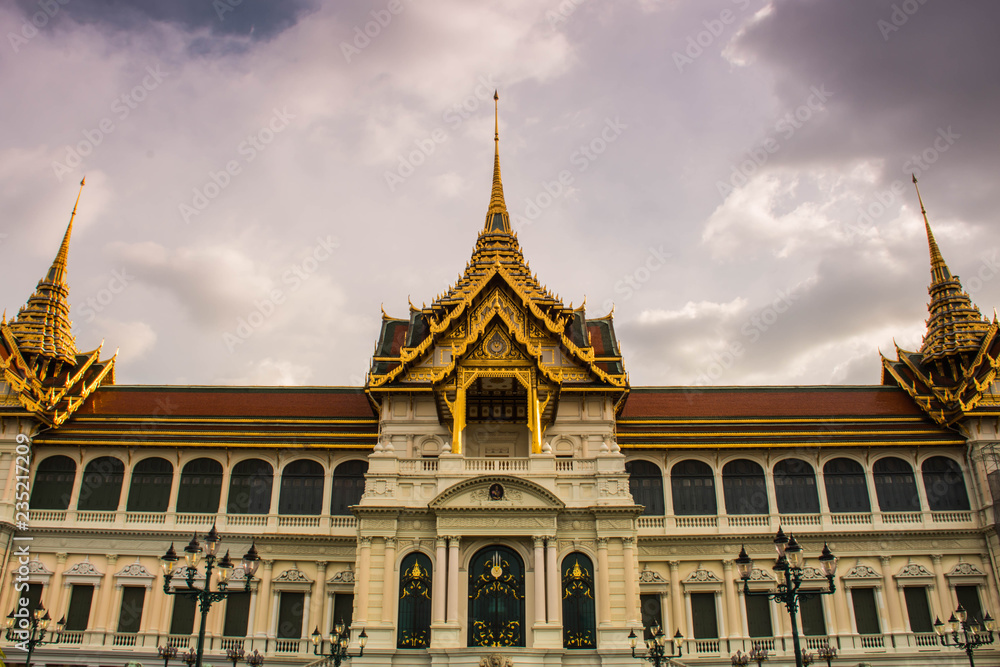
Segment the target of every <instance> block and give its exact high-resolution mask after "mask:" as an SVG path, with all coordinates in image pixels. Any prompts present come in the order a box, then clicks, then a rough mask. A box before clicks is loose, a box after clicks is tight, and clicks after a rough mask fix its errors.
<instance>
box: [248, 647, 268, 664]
mask: <svg viewBox="0 0 1000 667" xmlns="http://www.w3.org/2000/svg"><path fill="white" fill-rule="evenodd" d="M247 664H248V665H250V667H260V666H261V665H263V664H264V656H262V655H261V654H260V653H258V651H257V649H254V650H253V653H251V654H250V655H248V656H247Z"/></svg>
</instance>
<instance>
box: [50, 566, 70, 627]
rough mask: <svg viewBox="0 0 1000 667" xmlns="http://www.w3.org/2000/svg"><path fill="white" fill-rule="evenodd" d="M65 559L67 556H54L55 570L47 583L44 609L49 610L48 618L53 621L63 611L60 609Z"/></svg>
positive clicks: (63, 611)
mask: <svg viewBox="0 0 1000 667" xmlns="http://www.w3.org/2000/svg"><path fill="white" fill-rule="evenodd" d="M66 558H67V554H64V553H58V554H56V569H55V572H53V573H52V581H51V582H49V590H48V596H47V598H46V599H47V603H46V604H45V608H46V609H48V610H49V616H51V617H52V620H53V621H55V620H56V619H58V618H59V617H60V616H61V615H62V614H63V613H65V610H64V609H63V607H62V598H63V595H62V588H63V587H62V586H60V585H59V584H61V583H62V576H63V571H64V570H65V569H66Z"/></svg>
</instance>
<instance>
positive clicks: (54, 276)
mask: <svg viewBox="0 0 1000 667" xmlns="http://www.w3.org/2000/svg"><path fill="white" fill-rule="evenodd" d="M86 183H87V177H86V176H85V177H83V179H81V180H80V190H79V192H77V193H76V202H74V203H73V212H72V213H70V214H69V225H67V226H66V233H65V234H63V240H62V244H61V245H60V246H59V252H58V253H56V259H55V261H53V262H52V266H51V267H50V268H49V272H48V274H47V275H46V276H45V280H47V281H48V282H50V283H58V284H65V282H66V262H67V261H68V260H69V239H70V236H72V234H73V219H74V218H75V217H76V207H77V206H78V205H79V204H80V195H81V194H83V186H84V185H86Z"/></svg>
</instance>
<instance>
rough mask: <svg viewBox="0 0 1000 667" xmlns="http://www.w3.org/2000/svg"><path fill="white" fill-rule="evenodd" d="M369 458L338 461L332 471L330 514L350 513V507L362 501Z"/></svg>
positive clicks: (341, 514) (342, 514)
mask: <svg viewBox="0 0 1000 667" xmlns="http://www.w3.org/2000/svg"><path fill="white" fill-rule="evenodd" d="M366 474H368V459H359V458H349V459H341V460H340V461H337V462H336V464H335V465H334V466H333V468H332V470H331V471H330V514H331V515H332V516H345V515H350V514H351V511H350V509H349V508H350V507H351V506H353V505H357V504H358V503H360V502H361V497H362V496H363V495H364V493H365V475H366Z"/></svg>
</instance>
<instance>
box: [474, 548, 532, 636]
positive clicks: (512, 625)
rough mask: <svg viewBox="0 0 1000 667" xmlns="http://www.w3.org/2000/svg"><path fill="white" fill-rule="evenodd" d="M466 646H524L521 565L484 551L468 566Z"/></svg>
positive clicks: (506, 552)
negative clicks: (467, 629)
mask: <svg viewBox="0 0 1000 667" xmlns="http://www.w3.org/2000/svg"><path fill="white" fill-rule="evenodd" d="M469 646H524V561H522V560H521V557H520V556H518V555H517V552H515V551H514V550H513V549H509V548H507V547H502V546H492V547H486V548H485V549H480V550H479V551H477V552H476V555H474V556H473V557H472V560H471V561H470V562H469Z"/></svg>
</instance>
